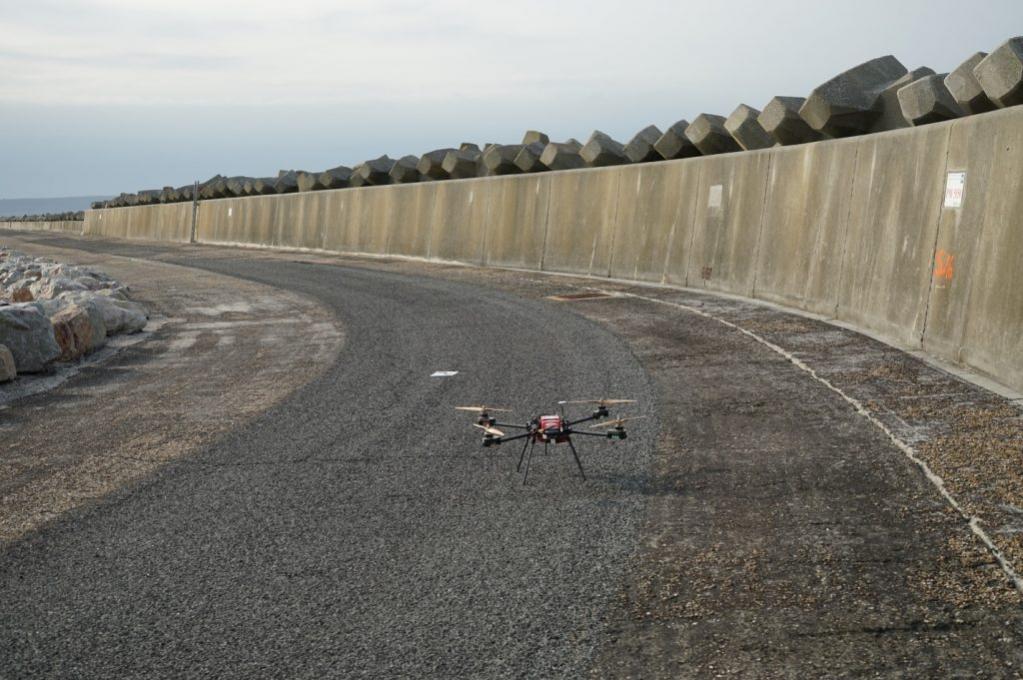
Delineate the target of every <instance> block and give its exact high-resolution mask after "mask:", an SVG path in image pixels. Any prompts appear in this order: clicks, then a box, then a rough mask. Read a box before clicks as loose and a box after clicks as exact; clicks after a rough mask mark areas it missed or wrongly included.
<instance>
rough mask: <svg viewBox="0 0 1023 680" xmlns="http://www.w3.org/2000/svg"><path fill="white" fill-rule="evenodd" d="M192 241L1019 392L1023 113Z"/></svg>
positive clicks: (272, 205) (354, 195)
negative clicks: (412, 265) (618, 285)
mask: <svg viewBox="0 0 1023 680" xmlns="http://www.w3.org/2000/svg"><path fill="white" fill-rule="evenodd" d="M952 172H954V173H959V172H963V173H965V190H964V191H963V193H962V195H961V202H958V201H957V200H956V198H955V196H952V197H951V200H948V198H949V197H947V196H946V182H947V181H948V176H949V173H952ZM10 228H15V229H17V228H21V227H19V226H17V225H16V224H15V225H14V226H11V227H10ZM191 230H192V207H191V205H190V204H171V205H157V206H145V207H137V208H114V209H105V210H91V211H88V212H87V213H86V220H85V229H84V232H85V233H86V234H99V235H104V236H115V237H122V238H141V239H158V240H169V241H188V240H189V238H190V234H191V233H192V232H191ZM195 237H196V239H195V240H196V241H198V242H204V243H230V244H248V245H258V246H271V247H292V248H310V249H322V250H328V251H336V252H348V253H372V254H379V255H400V256H413V257H424V258H430V259H437V260H449V261H458V262H466V263H471V264H476V265H484V266H486V265H491V266H507V267H519V268H525V269H537V270H544V271H552V272H564V273H574V274H584V275H590V276H601V277H606V276H612V277H616V278H624V279H634V280H639V281H653V282H660V283H667V284H672V285H679V286H689V287H693V288H706V289H709V290H715V291H721V292H726V293H731V294H736V295H742V296H747V297H751V298H757V299H763V300H768V301H772V302H776V303H780V304H784V305H787V306H790V307H794V308H797V309H800V310H805V311H808V312H813V313H818V314H823V315H826V316H828V317H832V318H835V319H838V320H841V321H843V322H847V323H848V324H850V325H852V326H854V327H856V328H860V329H862V330H864V331H867V332H869V333H871V334H873V335H876V336H878V337H880V338H882V339H884V340H887V341H889V342H891V343H893V344H896V345H899V346H902V347H909V348H914V349H924V350H925V351H927V352H929V353H931V354H932V355H934V356H936V357H938V358H941V359H944V360H948V361H951V362H954V363H959V364H962V365H964V366H967V367H969V368H973V369H976V370H978V371H980V372H982V373H984V374H987V375H989V376H991V377H993V378H994V379H996V380H997V381H998V382H1001V383H1002V384H1004V385H1007V386H1008V387H1011V388H1013V389H1014V390H1018V391H1023V266H1021V264H1023V107H1018V108H1015V109H1006V110H1002V111H996V112H993V113H988V114H983V115H977V116H970V117H968V118H962V119H959V120H955V121H950V122H947V123H941V124H936V125H929V126H926V127H921V128H911V129H905V130H899V131H895V132H889V133H883V134H876V135H868V136H863V137H854V138H850V139H843V140H834V141H827V142H819V143H815V144H808V145H803V146H793V147H779V148H774V149H768V150H763V151H755V152H746V153H734V154H727V155H721V156H712V157H706V158H691V159H685V160H679V161H664V162H660V163H650V164H643V165H631V166H619V167H611V168H600V169H584V170H571V171H564V172H551V173H543V174H535V175H514V176H501V177H488V178H479V179H467V180H458V181H447V182H430V183H423V184H409V185H401V186H384V187H370V188H363V189H341V190H334V191H320V192H310V193H302V194H288V195H281V196H261V197H249V198H229V199H221V200H213V201H203V202H201V203H200V204H199V207H198V214H197V216H196V224H195Z"/></svg>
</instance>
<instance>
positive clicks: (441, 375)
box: [430, 371, 458, 378]
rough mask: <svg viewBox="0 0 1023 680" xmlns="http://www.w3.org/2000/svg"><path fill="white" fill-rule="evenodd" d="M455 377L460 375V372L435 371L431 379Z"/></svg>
mask: <svg viewBox="0 0 1023 680" xmlns="http://www.w3.org/2000/svg"><path fill="white" fill-rule="evenodd" d="M453 375H458V371H434V372H433V373H431V374H430V377H431V378H450V377H451V376H453Z"/></svg>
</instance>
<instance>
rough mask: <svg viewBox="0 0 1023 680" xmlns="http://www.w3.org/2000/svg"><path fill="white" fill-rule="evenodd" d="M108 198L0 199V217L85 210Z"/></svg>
mask: <svg viewBox="0 0 1023 680" xmlns="http://www.w3.org/2000/svg"><path fill="white" fill-rule="evenodd" d="M108 198H111V197H110V196H63V197H60V198H0V217H21V216H22V215H43V214H45V213H61V212H74V211H76V210H86V209H87V208H88V207H89V204H90V203H92V202H93V201H104V200H106V199H108Z"/></svg>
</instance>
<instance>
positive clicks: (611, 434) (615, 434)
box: [607, 427, 629, 439]
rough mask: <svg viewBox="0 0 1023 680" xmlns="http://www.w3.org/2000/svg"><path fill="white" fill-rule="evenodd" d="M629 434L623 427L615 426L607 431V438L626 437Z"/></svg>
mask: <svg viewBox="0 0 1023 680" xmlns="http://www.w3.org/2000/svg"><path fill="white" fill-rule="evenodd" d="M628 437H629V435H628V433H626V432H625V430H624V429H623V428H620V427H616V428H615V429H613V430H611V431H610V432H608V433H607V438H608V439H628Z"/></svg>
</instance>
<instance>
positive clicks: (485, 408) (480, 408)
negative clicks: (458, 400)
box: [455, 406, 512, 414]
mask: <svg viewBox="0 0 1023 680" xmlns="http://www.w3.org/2000/svg"><path fill="white" fill-rule="evenodd" d="M455 410H456V411H472V412H473V413H480V414H483V413H490V412H494V413H511V412H512V410H511V409H510V408H492V407H490V406H456V407H455Z"/></svg>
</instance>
